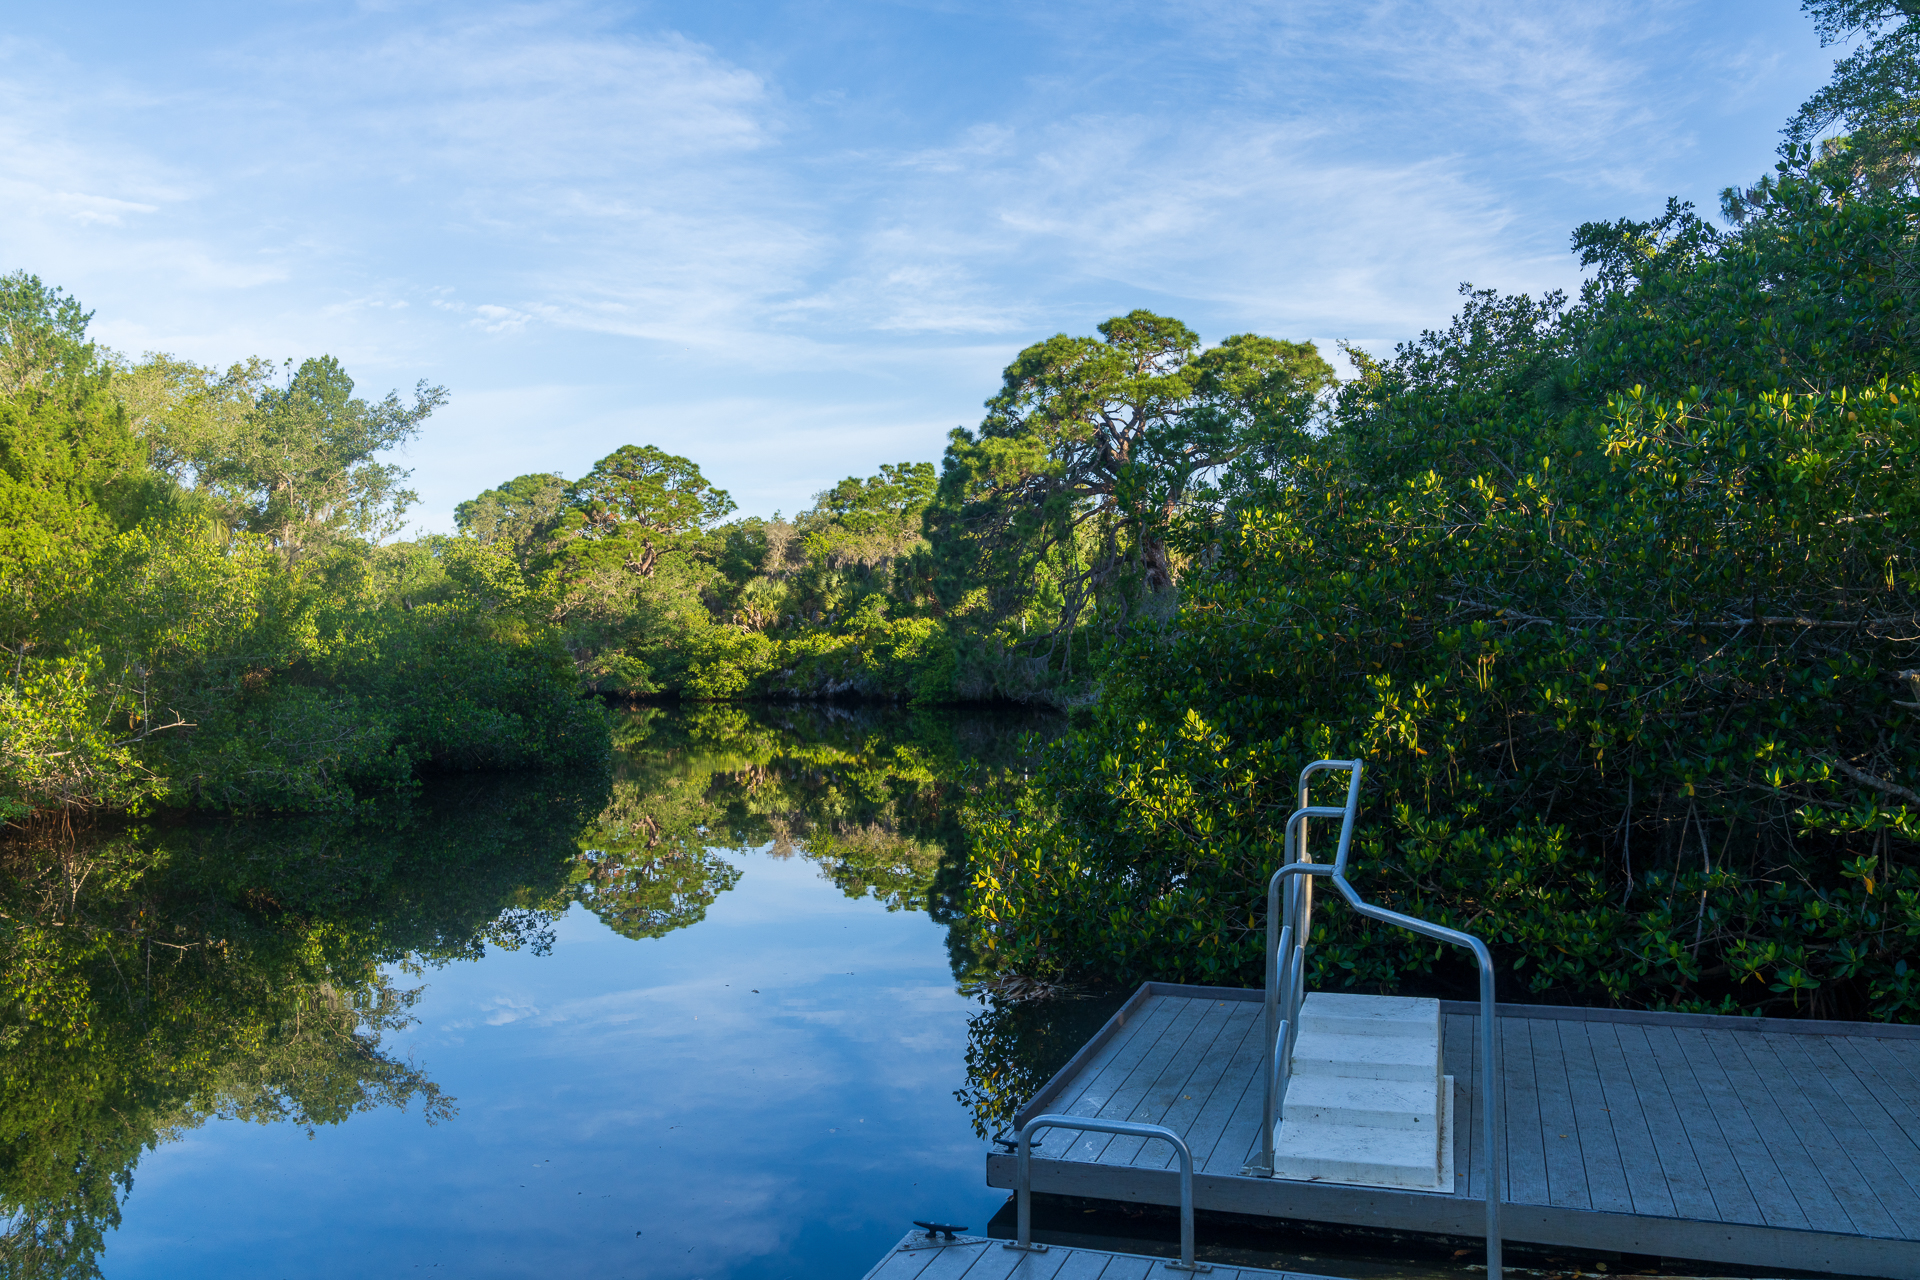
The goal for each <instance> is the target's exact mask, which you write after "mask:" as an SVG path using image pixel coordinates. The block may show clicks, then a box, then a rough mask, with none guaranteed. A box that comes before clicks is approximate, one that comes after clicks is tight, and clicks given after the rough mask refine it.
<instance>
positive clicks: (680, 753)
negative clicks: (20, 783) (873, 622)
mask: <svg viewBox="0 0 1920 1280" xmlns="http://www.w3.org/2000/svg"><path fill="white" fill-rule="evenodd" d="M1057 723H1058V722H1057V721H1056V720H1055V719H1053V718H1051V717H1047V716H1042V715H1023V714H1004V715H995V716H978V715H974V716H964V717H962V716H953V715H947V714H941V713H916V712H907V711H901V710H897V709H848V708H836V707H820V706H797V707H772V708H767V707H762V708H752V709H747V708H740V707H735V706H704V707H695V708H691V709H684V710H674V711H667V710H662V709H659V708H643V709H640V710H637V711H632V712H627V713H623V714H622V715H621V716H619V717H618V718H617V725H616V740H617V741H616V745H617V746H618V747H619V748H620V750H619V753H618V756H617V760H616V768H615V771H614V774H613V776H612V777H611V778H610V779H609V778H607V777H604V776H602V777H595V778H591V779H581V778H564V779H556V778H551V777H548V778H539V777H531V778H530V777H502V776H499V775H493V776H487V777H477V778H468V779H459V780H453V781H447V782H442V783H438V784H435V785H434V786H432V787H430V788H428V789H427V790H426V791H424V792H422V793H421V794H419V795H417V796H415V797H413V798H412V799H411V800H409V801H408V802H406V803H403V804H394V805H389V806H384V807H368V808H364V809H362V810H359V811H356V812H353V813H347V814H338V815H328V816H321V817H300V818H259V819H243V820H219V821H191V822H173V823H149V824H132V825H119V826H104V825H103V826H97V827H93V828H80V829H74V828H68V827H64V826H63V827H61V828H59V829H57V830H52V829H49V830H38V831H30V832H24V833H23V832H15V833H13V834H12V835H11V836H10V837H9V838H8V839H7V840H6V841H5V842H4V843H0V1053H4V1063H5V1066H4V1085H0V1275H5V1276H9V1277H12V1276H23V1277H24V1276H89V1275H98V1274H99V1265H98V1264H99V1259H100V1256H101V1250H102V1248H103V1244H104V1236H105V1233H106V1232H107V1231H108V1230H110V1229H111V1228H112V1227H113V1226H115V1225H116V1224H117V1223H118V1222H119V1220H120V1202H121V1199H122V1197H124V1196H125V1195H126V1194H127V1193H128V1192H129V1191H130V1189H131V1188H132V1185H133V1173H134V1166H135V1164H136V1163H137V1161H138V1160H139V1158H140V1156H141V1154H142V1153H143V1152H144V1151H146V1150H148V1149H150V1148H152V1147H154V1146H157V1145H158V1144H160V1143H162V1142H165V1141H168V1140H170V1139H172V1138H174V1137H177V1136H179V1135H180V1134H182V1133H184V1132H186V1131H188V1130H191V1129H193V1128H194V1127H196V1126H198V1125H201V1124H204V1123H205V1122H206V1121H208V1120H209V1119H215V1118H225V1119H238V1120H250V1121H255V1122H260V1123H267V1122H273V1121H286V1122H291V1123H293V1124H297V1125H301V1126H304V1127H305V1128H306V1129H307V1130H308V1131H309V1133H311V1132H312V1131H313V1130H314V1128H315V1127H316V1126H320V1125H332V1124H338V1123H340V1122H342V1121H344V1120H345V1119H346V1118H347V1117H349V1116H351V1115H354V1114H356V1113H358V1112H363V1111H367V1110H369V1109H372V1108H376V1107H396V1108H402V1109H407V1108H411V1107H414V1106H415V1105H417V1106H418V1107H419V1109H420V1111H421V1113H422V1115H423V1116H424V1118H425V1119H426V1120H427V1122H428V1123H435V1122H438V1121H442V1120H448V1119H452V1118H453V1117H454V1116H455V1115H456V1114H457V1108H456V1100H455V1099H454V1098H452V1097H450V1096H448V1095H446V1094H445V1093H443V1092H442V1091H441V1090H440V1088H439V1087H438V1086H437V1085H436V1084H435V1083H434V1082H433V1080H432V1079H430V1078H429V1077H428V1075H427V1074H426V1073H425V1071H424V1070H423V1069H422V1068H421V1067H420V1066H419V1065H417V1064H415V1063H414V1062H412V1061H410V1060H407V1059H404V1058H401V1057H396V1056H394V1055H393V1054H392V1053H390V1052H388V1051H387V1050H386V1049H384V1048H383V1047H382V1036H383V1035H384V1034H385V1033H387V1032H390V1031H394V1030H398V1029H400V1028H402V1027H405V1026H407V1025H408V1024H409V1023H410V1022H411V1015H410V1012H409V1011H410V1009H411V1007H412V1006H413V1004H414V1001H415V1000H416V999H417V997H418V995H419V991H420V989H419V988H418V987H417V986H414V985H412V984H410V982H409V979H410V978H412V977H415V976H418V975H419V974H420V973H421V972H422V971H423V969H424V968H426V967H431V966H437V965H441V964H445V963H447V962H448V961H452V960H462V959H477V958H479V957H480V956H482V955H484V954H485V952H486V950H487V948H488V947H489V946H493V947H501V948H510V949H512V948H522V947H525V948H531V949H532V950H534V951H536V952H539V951H543V950H544V949H545V948H546V947H547V946H549V945H550V944H551V942H552V938H553V925H554V923H555V921H556V920H557V919H558V918H559V916H560V915H562V914H563V913H564V912H566V910H567V909H568V908H569V907H570V906H571V905H572V904H573V903H575V902H578V903H580V904H581V905H582V906H584V907H585V908H586V909H587V910H589V911H591V912H592V913H593V914H595V915H596V916H598V917H599V918H600V919H601V920H602V921H604V922H605V923H606V924H607V925H608V926H609V927H610V928H612V929H613V930H615V931H616V932H618V933H620V934H622V935H624V936H627V937H630V938H652V937H659V936H662V935H664V934H666V933H669V932H671V931H673V930H676V929H680V928H685V927H687V926H689V925H692V924H695V923H697V922H698V921H700V920H701V919H702V918H703V917H704V916H705V914H706V912H707V909H708V908H709V907H710V906H712V905H713V903H714V902H715V901H716V900H717V899H718V897H719V896H720V895H721V894H723V893H725V892H726V891H727V890H729V889H731V888H732V887H733V886H734V885H735V884H736V883H737V882H738V879H739V876H740V872H739V870H738V868H737V867H736V866H735V864H734V863H733V862H732V861H730V860H729V859H728V856H727V854H728V852H729V851H734V850H741V849H747V848H760V847H767V848H769V849H770V851H771V852H772V853H773V854H775V855H776V856H799V857H804V858H807V859H810V860H812V861H814V862H815V863H816V864H818V866H819V868H820V870H821V873H822V874H823V875H825V876H827V877H828V878H829V879H830V880H831V881H832V882H833V883H834V884H836V885H837V886H839V887H840V889H841V890H842V891H843V892H844V893H846V894H848V895H849V896H852V897H868V896H871V897H872V898H874V899H876V900H878V901H880V902H882V903H884V904H885V905H886V906H887V908H888V909H889V910H906V911H919V910H926V911H929V912H930V913H932V914H933V916H934V917H935V918H936V919H938V920H942V921H945V922H947V923H949V924H950V925H957V926H958V927H955V928H950V929H949V949H950V952H951V958H952V960H953V964H954V969H955V973H956V976H961V977H965V976H968V975H969V973H970V971H971V968H972V961H971V959H970V956H969V951H968V948H967V945H966V929H965V925H964V921H963V920H962V919H961V914H960V904H961V891H962V890H963V888H964V873H965V852H964V846H963V842H962V835H961V831H960V827H959V823H958V816H957V815H958V808H959V802H960V800H961V799H962V796H963V793H964V792H965V791H967V790H969V789H971V788H974V787H977V786H980V785H983V784H984V783H985V782H987V781H989V780H991V779H992V778H993V777H995V776H996V775H1002V774H1005V773H1006V772H1007V771H1009V770H1014V769H1016V768H1017V767H1018V766H1019V765H1020V764H1021V762H1022V759H1023V754H1022V753H1023V751H1024V750H1025V747H1024V746H1023V743H1028V742H1030V741H1031V739H1029V738H1028V737H1027V735H1028V734H1030V733H1034V732H1036V731H1037V732H1038V733H1039V734H1040V735H1041V736H1043V737H1044V736H1050V735H1051V733H1052V732H1054V731H1055V726H1056V725H1057ZM1069 1003H1072V1002H1069ZM1049 1016H1050V1015H1048V1014H1046V1013H1045V1012H1044V1011H1042V1012H1040V1013H1038V1014H1036V1013H1034V1012H1031V1011H1029V1012H1021V1011H1020V1010H1019V1009H1018V1008H1015V1009H1013V1010H1012V1011H996V1008H995V1007H993V1006H989V1007H988V1008H987V1010H986V1011H985V1013H984V1014H983V1016H982V1018H980V1019H976V1026H975V1034H974V1036H973V1038H972V1040H971V1041H970V1045H971V1046H972V1047H971V1048H970V1051H969V1066H970V1067H973V1068H975V1076H976V1083H977V1085H978V1092H980V1094H981V1096H982V1097H983V1098H984V1097H994V1098H999V1097H1001V1096H1002V1095H1003V1094H1004V1095H1006V1096H1011V1095H1010V1094H1009V1093H1008V1092H1007V1091H1008V1090H1009V1089H1013V1088H1016V1087H1018V1085H1019V1084H1020V1083H1021V1082H1024V1081H1025V1080H1026V1078H1027V1076H1029V1075H1032V1074H1033V1073H1034V1071H1037V1070H1038V1069H1039V1068H1038V1067H1037V1066H1034V1065H1033V1064H1035V1063H1043V1062H1044V1061H1047V1060H1050V1056H1051V1055H1052V1054H1053V1053H1054V1051H1055V1049H1056V1048H1057V1045H1056V1043H1055V1042H1056V1041H1057V1042H1061V1043H1064V1037H1065V1036H1066V1035H1067V1034H1069V1033H1067V1032H1064V1031H1060V1032H1046V1031H1043V1032H1041V1033H1039V1034H1037V1035H1034V1034H1029V1035H1028V1038H1027V1040H1022V1039H1021V1031H1022V1028H1024V1027H1025V1026H1026V1025H1027V1024H1028V1023H1033V1022H1036V1019H1037V1020H1038V1022H1039V1023H1045V1022H1046V1021H1047V1018H1048V1017H1049ZM1023 1046H1024V1047H1023ZM1066 1051H1067V1052H1068V1053H1071V1051H1072V1050H1071V1048H1068V1049H1067V1050H1066ZM976 1054H977V1055H978V1062H977V1063H976V1062H975V1057H976ZM996 1054H998V1055H1000V1057H1003V1058H1005V1059H1006V1062H1007V1063H1011V1064H1013V1065H1012V1066H1007V1065H996V1064H998V1063H1000V1058H997V1057H995V1055H996ZM1036 1055H1037V1056H1036ZM1023 1064H1024V1065H1023ZM996 1105H997V1104H996ZM984 1114H987V1112H985V1111H981V1110H979V1109H978V1108H976V1116H980V1115H984Z"/></svg>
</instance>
